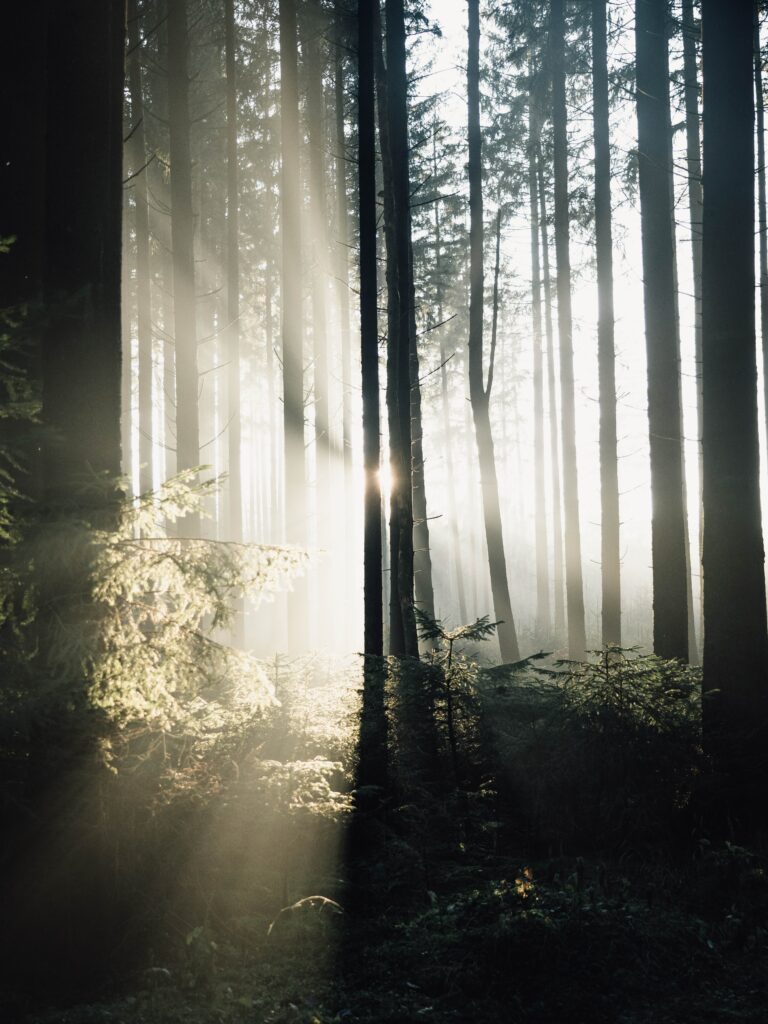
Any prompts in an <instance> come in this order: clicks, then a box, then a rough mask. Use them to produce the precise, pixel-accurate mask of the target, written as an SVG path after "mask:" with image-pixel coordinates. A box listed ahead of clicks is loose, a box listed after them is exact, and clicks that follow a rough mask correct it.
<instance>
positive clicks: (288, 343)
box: [280, 0, 307, 650]
mask: <svg viewBox="0 0 768 1024" xmlns="http://www.w3.org/2000/svg"><path fill="white" fill-rule="evenodd" d="M297 65H298V57H297V43H296V3H295V0H280V123H281V133H280V140H281V166H280V224H281V231H282V275H281V296H280V304H281V311H282V360H283V436H284V451H285V456H284V460H285V461H284V473H285V477H284V480H285V485H284V491H283V508H284V513H285V539H286V540H287V541H290V542H292V543H296V544H301V543H302V542H304V541H305V539H306V523H305V518H306V512H307V497H306V485H305V480H304V346H303V331H302V288H301V219H300V218H301V186H300V180H299V169H300V163H299V88H298V70H297ZM306 618H307V617H306V585H305V583H304V582H301V583H299V584H298V585H297V586H296V588H295V589H294V591H293V594H292V595H291V596H290V599H289V601H288V639H289V645H290V647H291V648H292V649H294V650H296V649H301V648H302V647H303V646H305V644H306V629H307V621H306Z"/></svg>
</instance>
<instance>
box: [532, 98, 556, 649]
mask: <svg viewBox="0 0 768 1024" xmlns="http://www.w3.org/2000/svg"><path fill="white" fill-rule="evenodd" d="M538 132H539V127H538V114H537V111H536V107H535V103H534V99H533V95H531V101H530V105H529V109H528V196H529V211H530V219H531V312H532V319H533V461H534V465H535V482H534V492H535V511H534V518H535V523H536V638H537V641H538V642H539V643H542V642H544V641H547V640H548V639H549V636H550V631H551V621H550V604H549V552H548V545H547V510H546V502H547V494H546V486H545V483H544V476H545V458H544V366H543V362H544V360H543V352H542V337H541V334H542V331H541V260H540V254H539V196H538V182H537V179H536V140H537V138H538Z"/></svg>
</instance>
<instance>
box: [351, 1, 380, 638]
mask: <svg viewBox="0 0 768 1024" xmlns="http://www.w3.org/2000/svg"><path fill="white" fill-rule="evenodd" d="M357 7H358V58H357V59H358V67H357V73H358V111H357V121H358V140H357V146H358V202H359V216H360V352H361V369H362V394H363V464H364V472H365V506H364V512H365V518H364V525H363V529H364V538H363V574H364V576H363V592H364V601H365V636H364V644H363V650H364V652H365V654H367V655H374V656H379V657H380V656H381V655H382V654H383V652H384V639H383V632H382V622H383V610H382V585H381V559H382V536H381V487H380V484H379V468H380V457H381V440H380V436H379V435H380V430H381V428H380V412H379V335H378V312H377V301H378V286H377V269H376V216H377V211H376V130H375V110H374V106H375V99H374V59H375V58H374V54H375V47H374V33H375V27H376V21H375V18H374V0H359V2H358V5H357Z"/></svg>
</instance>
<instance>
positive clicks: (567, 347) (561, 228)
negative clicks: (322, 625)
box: [550, 0, 587, 658]
mask: <svg viewBox="0 0 768 1024" xmlns="http://www.w3.org/2000/svg"><path fill="white" fill-rule="evenodd" d="M550 53H551V60H552V127H553V131H554V156H553V165H554V166H553V169H554V177H555V252H556V254H557V326H558V334H559V337H560V406H561V413H560V415H561V427H562V451H563V503H564V510H565V592H566V607H567V619H568V654H569V657H571V658H583V657H584V654H585V652H586V646H587V638H586V627H585V622H584V584H583V581H582V566H581V527H580V524H579V476H578V465H577V458H576V408H575V394H574V379H573V316H572V313H571V255H570V212H569V201H568V114H567V108H566V102H565V2H564V0H553V2H552V20H551V26H550Z"/></svg>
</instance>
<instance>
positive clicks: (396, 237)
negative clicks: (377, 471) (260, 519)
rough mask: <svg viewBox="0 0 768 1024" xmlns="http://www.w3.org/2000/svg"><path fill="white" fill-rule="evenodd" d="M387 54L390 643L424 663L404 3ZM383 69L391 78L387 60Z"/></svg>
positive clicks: (383, 111)
mask: <svg viewBox="0 0 768 1024" xmlns="http://www.w3.org/2000/svg"><path fill="white" fill-rule="evenodd" d="M386 48H387V63H386V72H385V73H384V74H383V81H382V76H381V75H380V77H379V86H380V87H379V97H380V99H379V103H380V106H379V131H380V135H381V149H382V165H383V173H384V217H385V239H386V243H387V296H388V299H387V308H388V340H387V408H388V419H389V446H390V465H391V470H390V506H391V508H390V566H391V569H390V634H389V635H390V653H391V654H393V655H395V656H397V657H413V658H417V657H418V653H419V646H418V639H417V633H416V617H415V612H414V585H413V491H412V479H411V377H410V354H411V353H410V349H411V345H410V341H411V319H410V310H409V304H410V297H411V294H412V292H411V283H410V274H411V260H410V187H409V181H408V179H409V175H408V102H407V78H406V67H405V16H404V11H403V3H402V0H387V3H386ZM378 67H379V69H380V72H384V67H383V61H382V60H380V59H379V60H378ZM382 115H383V116H382ZM387 221H388V222H389V223H388V224H387Z"/></svg>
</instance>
